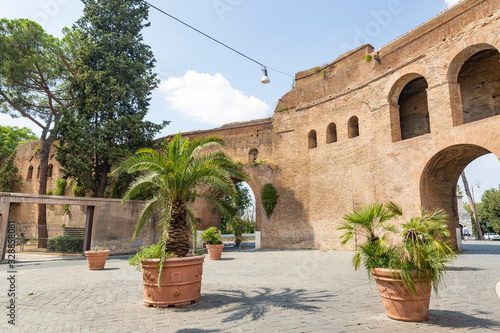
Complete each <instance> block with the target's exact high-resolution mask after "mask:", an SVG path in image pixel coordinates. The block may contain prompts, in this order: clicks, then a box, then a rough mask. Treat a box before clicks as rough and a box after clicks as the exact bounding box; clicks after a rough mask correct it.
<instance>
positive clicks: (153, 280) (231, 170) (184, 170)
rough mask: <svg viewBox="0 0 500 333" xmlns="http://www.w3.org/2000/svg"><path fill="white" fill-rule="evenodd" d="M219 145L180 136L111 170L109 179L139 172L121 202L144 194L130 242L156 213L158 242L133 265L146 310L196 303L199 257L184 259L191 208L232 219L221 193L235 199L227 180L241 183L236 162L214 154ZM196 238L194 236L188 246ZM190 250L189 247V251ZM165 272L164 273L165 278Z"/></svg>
mask: <svg viewBox="0 0 500 333" xmlns="http://www.w3.org/2000/svg"><path fill="white" fill-rule="evenodd" d="M222 145H223V142H222V140H221V139H220V138H218V137H205V138H199V139H194V140H192V141H189V139H187V138H182V137H181V135H180V133H179V134H177V135H176V136H175V137H174V138H173V139H172V141H170V142H167V141H164V142H163V143H162V147H161V150H160V151H156V150H154V149H151V148H143V149H140V150H138V151H137V153H136V154H135V155H132V156H129V157H128V158H126V159H125V160H124V161H123V162H122V163H121V164H120V165H119V167H117V168H116V169H115V170H113V173H114V174H119V173H122V172H128V173H131V174H132V173H134V172H139V173H140V176H138V177H137V178H136V179H135V180H134V181H133V182H132V183H131V184H130V186H129V188H128V190H127V192H126V193H125V195H124V197H123V201H125V200H127V199H129V198H131V197H133V196H134V195H136V194H138V193H149V195H148V196H149V197H148V199H147V200H146V203H145V205H144V207H143V209H142V212H141V215H140V217H139V220H138V221H137V225H136V228H135V231H134V234H133V237H132V241H133V240H135V239H136V237H137V236H138V235H139V233H140V232H141V230H142V228H143V226H144V224H145V223H146V221H147V220H148V218H150V217H151V216H152V215H153V214H155V213H157V214H159V222H158V224H157V232H158V235H159V240H158V243H157V244H155V246H153V247H152V248H151V247H150V248H143V250H142V251H140V252H139V253H138V254H137V256H138V257H137V258H136V259H137V260H136V261H135V262H136V263H137V262H140V266H141V267H142V272H143V284H144V303H145V304H146V305H148V306H155V307H167V306H169V305H175V306H181V305H187V304H192V303H195V302H197V301H199V300H200V295H201V292H200V290H201V275H202V272H203V260H204V255H201V256H196V255H192V256H186V255H187V253H188V251H189V229H191V231H192V232H195V229H196V226H195V215H194V212H193V210H192V209H191V207H190V203H191V202H193V201H194V200H195V199H197V198H198V199H202V200H205V201H207V202H208V203H210V204H211V205H212V206H214V207H215V208H216V209H217V210H218V211H219V212H220V213H221V215H222V216H223V217H225V218H227V219H231V217H232V211H231V207H229V203H228V201H227V200H223V195H221V194H223V193H225V194H227V195H228V196H229V197H231V198H235V197H236V195H237V192H236V189H235V186H234V183H233V181H232V179H245V175H244V173H243V167H242V165H241V163H236V162H233V161H232V160H231V159H230V158H229V157H228V156H227V155H226V154H225V153H224V152H222V151H220V150H217V148H218V147H221V146H222ZM211 148H212V149H211ZM195 239H196V237H193V243H194V242H195ZM195 248H196V244H193V250H194V249H195ZM193 253H196V252H195V251H193ZM164 270H167V271H168V272H167V274H166V275H165V274H163V271H164ZM162 277H165V278H162Z"/></svg>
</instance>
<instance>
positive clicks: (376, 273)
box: [370, 268, 432, 321]
mask: <svg viewBox="0 0 500 333" xmlns="http://www.w3.org/2000/svg"><path fill="white" fill-rule="evenodd" d="M370 272H371V273H372V277H373V278H374V279H375V281H376V282H377V288H378V291H379V292H380V296H382V300H383V301H384V306H385V310H386V312H387V316H388V317H389V318H391V319H395V320H401V321H424V320H428V319H429V302H430V299H431V288H432V282H431V281H430V280H429V279H425V278H415V288H416V291H417V295H416V296H414V295H412V294H411V293H410V291H409V290H408V289H407V288H406V287H405V286H404V284H403V281H402V280H401V274H400V272H401V271H399V270H389V269H385V268H374V269H371V270H370Z"/></svg>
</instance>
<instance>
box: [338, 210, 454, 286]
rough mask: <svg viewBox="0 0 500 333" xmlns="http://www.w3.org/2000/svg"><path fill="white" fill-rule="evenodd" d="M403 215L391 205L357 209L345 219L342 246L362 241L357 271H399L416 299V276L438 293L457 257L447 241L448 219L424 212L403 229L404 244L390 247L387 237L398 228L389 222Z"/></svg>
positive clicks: (438, 213)
mask: <svg viewBox="0 0 500 333" xmlns="http://www.w3.org/2000/svg"><path fill="white" fill-rule="evenodd" d="M402 215H403V212H402V210H401V208H400V207H399V206H397V205H396V204H394V203H392V202H389V203H387V204H386V205H382V204H378V203H376V204H371V205H367V206H363V207H361V208H359V209H356V210H354V211H353V212H352V213H349V214H346V215H345V216H344V224H343V225H342V226H341V227H339V228H338V229H339V230H344V234H343V235H342V236H341V239H342V242H341V243H342V244H346V243H348V242H351V241H352V240H353V239H354V240H356V241H357V240H358V237H359V244H357V251H356V254H355V255H354V257H353V259H352V263H353V266H354V268H355V269H356V270H357V269H358V268H359V267H360V266H361V264H363V266H364V267H365V268H366V269H367V270H368V271H369V270H370V269H373V268H388V269H393V270H400V271H401V278H402V280H403V283H404V285H405V286H406V287H407V288H408V290H409V292H410V293H412V294H414V295H415V294H416V292H417V291H416V288H415V280H414V275H415V274H417V276H424V277H425V278H428V279H430V280H431V281H432V283H433V286H434V291H435V292H436V293H437V292H438V287H439V284H440V283H441V282H442V278H443V274H444V272H445V271H446V267H445V264H446V263H448V262H449V261H450V260H451V258H453V257H454V256H455V250H454V249H453V247H452V246H451V245H450V243H449V241H448V238H449V235H450V234H449V231H448V228H447V223H446V222H447V219H448V217H447V216H446V214H445V213H444V211H442V210H434V211H432V212H428V211H425V210H424V209H422V210H421V215H419V216H413V217H411V218H410V219H408V220H406V222H405V223H403V224H402V225H401V227H402V232H401V242H400V244H397V245H395V246H391V245H390V244H389V242H388V234H387V233H388V232H390V233H393V232H396V228H395V226H394V225H392V224H390V223H389V222H390V221H391V220H393V219H394V218H396V217H399V216H402ZM417 283H418V282H417Z"/></svg>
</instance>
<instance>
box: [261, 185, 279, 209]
mask: <svg viewBox="0 0 500 333" xmlns="http://www.w3.org/2000/svg"><path fill="white" fill-rule="evenodd" d="M261 197H262V205H263V206H264V210H265V211H266V215H267V217H271V214H272V213H273V210H274V207H275V206H276V204H277V203H278V192H277V191H276V189H275V188H274V186H273V185H272V184H270V183H267V184H264V186H262V192H261Z"/></svg>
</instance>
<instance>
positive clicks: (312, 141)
mask: <svg viewBox="0 0 500 333" xmlns="http://www.w3.org/2000/svg"><path fill="white" fill-rule="evenodd" d="M308 145H309V149H311V148H316V147H317V146H318V141H317V139H316V131H315V130H311V131H310V132H309V135H308Z"/></svg>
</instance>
